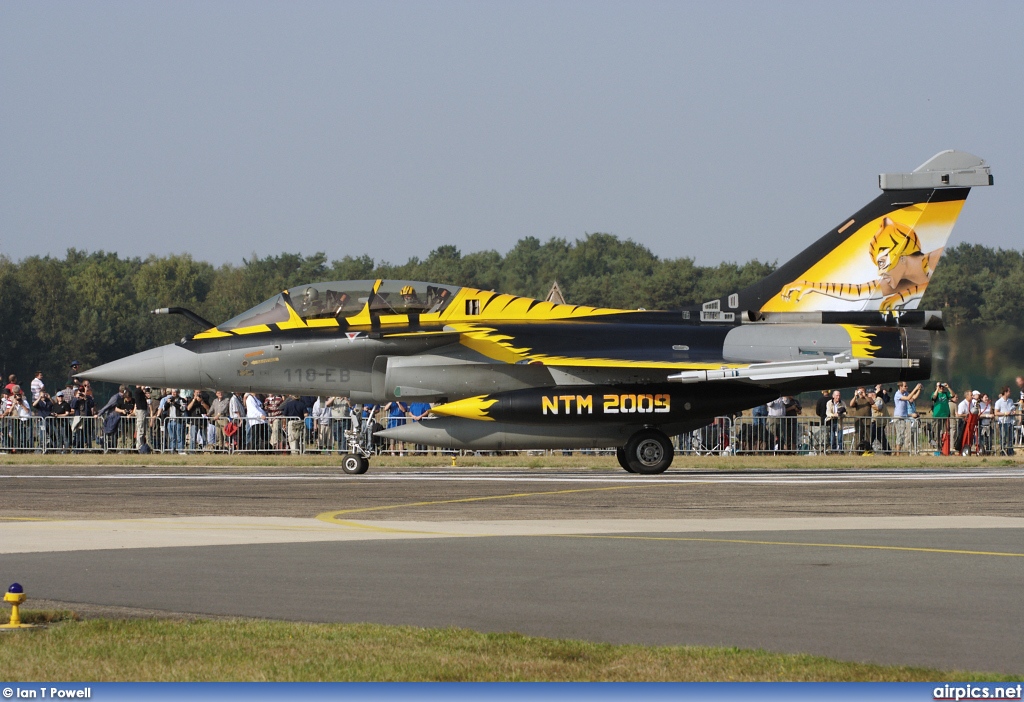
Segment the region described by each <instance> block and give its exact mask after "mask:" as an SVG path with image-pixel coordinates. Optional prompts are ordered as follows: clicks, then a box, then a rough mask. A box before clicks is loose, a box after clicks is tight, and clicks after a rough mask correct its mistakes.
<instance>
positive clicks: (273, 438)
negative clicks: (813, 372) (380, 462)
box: [0, 415, 1024, 455]
mask: <svg viewBox="0 0 1024 702" xmlns="http://www.w3.org/2000/svg"><path fill="white" fill-rule="evenodd" d="M381 419H384V420H385V421H384V422H382V424H383V425H384V426H387V427H391V426H396V425H398V424H401V423H404V422H406V421H410V420H408V419H407V418H404V417H398V418H384V417H381ZM1017 420H1018V421H1017V422H1016V423H1013V424H1000V423H999V422H998V421H997V420H995V419H993V420H991V422H990V423H986V424H980V423H979V425H978V426H976V427H975V428H974V430H973V431H972V432H971V434H970V436H966V445H967V446H968V447H969V449H970V450H971V451H972V452H980V453H990V454H1002V453H1008V449H1010V448H1012V447H1014V446H1016V447H1018V448H1019V447H1021V445H1022V444H1024V427H1021V426H1020V424H1019V417H1018V418H1017ZM352 422H353V418H352V417H342V418H331V419H324V420H315V419H313V418H308V417H307V418H301V417H272V418H268V419H266V420H265V421H257V420H254V419H241V420H234V421H231V420H227V419H211V418H208V417H181V418H160V417H142V418H139V417H137V416H135V415H130V416H128V417H123V418H121V419H120V420H119V421H118V422H117V423H116V424H115V425H113V426H109V425H108V426H107V427H106V428H105V427H104V420H103V418H102V417H47V418H42V417H29V418H25V419H20V418H11V417H5V418H0V452H3V453H9V452H24V453H107V452H134V451H136V450H138V449H139V447H140V445H141V444H142V443H144V444H145V445H146V446H148V447H149V449H150V450H152V451H155V452H158V453H182V454H188V453H200V452H215V453H290V454H317V453H320V454H330V453H336V454H343V453H346V452H347V450H348V444H347V437H346V431H347V430H348V429H349V428H350V427H351V426H352ZM369 426H370V425H369V423H368V422H362V426H361V429H362V433H361V436H362V439H363V441H364V442H365V444H366V445H367V446H368V447H370V448H371V449H372V450H373V451H374V452H375V453H383V454H389V455H405V454H410V455H413V454H432V453H442V451H441V450H440V449H437V448H433V447H429V446H422V445H413V444H407V443H404V442H399V441H386V440H384V439H374V438H373V437H372V436H371V435H370V432H369ZM108 430H109V431H108ZM140 433H141V440H140ZM964 435H965V427H964V423H963V420H958V419H956V418H953V419H949V420H945V419H931V418H924V419H902V418H899V417H863V418H860V417H846V418H843V419H842V420H837V421H835V422H825V423H824V424H823V423H822V422H821V421H820V420H819V419H818V418H817V417H738V418H730V417H717V418H716V419H715V420H714V421H713V422H711V423H710V424H708V425H707V426H704V427H701V428H699V429H696V430H694V431H692V432H687V433H684V434H681V435H679V436H677V437H675V439H674V444H675V447H676V453H677V454H681V455H744V454H745V455H756V454H762V455H763V454H791V455H820V454H828V453H836V454H840V453H862V452H865V451H871V452H874V453H881V454H890V453H900V454H928V453H935V452H942V451H943V448H944V445H945V443H946V441H947V439H946V436H948V451H949V452H950V453H957V452H958V449H959V448H960V447H961V444H962V442H961V437H963V436H964ZM444 453H451V452H450V451H446V452H444ZM511 453H516V452H511ZM552 453H558V451H553V452H552ZM584 453H591V454H605V453H608V452H607V451H601V450H594V449H587V450H585V451H584Z"/></svg>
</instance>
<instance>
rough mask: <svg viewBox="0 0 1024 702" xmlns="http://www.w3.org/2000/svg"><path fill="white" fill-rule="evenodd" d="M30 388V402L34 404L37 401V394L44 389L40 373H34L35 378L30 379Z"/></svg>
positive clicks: (44, 385) (41, 373)
mask: <svg viewBox="0 0 1024 702" xmlns="http://www.w3.org/2000/svg"><path fill="white" fill-rule="evenodd" d="M30 387H31V389H32V402H35V401H36V400H38V399H39V393H41V392H42V391H43V389H44V388H45V387H46V384H45V383H43V372H42V371H36V377H35V378H33V379H32V384H31V385H30Z"/></svg>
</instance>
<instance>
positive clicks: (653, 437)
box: [625, 429, 674, 475]
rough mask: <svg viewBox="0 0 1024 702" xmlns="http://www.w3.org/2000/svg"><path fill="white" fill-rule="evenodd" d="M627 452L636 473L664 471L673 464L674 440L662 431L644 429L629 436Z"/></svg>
mask: <svg viewBox="0 0 1024 702" xmlns="http://www.w3.org/2000/svg"><path fill="white" fill-rule="evenodd" d="M625 454H626V462H627V463H629V467H630V468H632V469H633V472H634V473H643V474H645V475H652V474H654V473H664V472H665V471H666V470H667V469H668V467H669V466H670V465H672V458H673V456H674V450H673V448H672V442H671V441H669V439H668V437H667V436H665V435H664V434H663V433H662V432H660V431H658V430H657V429H644V430H642V431H638V432H637V433H636V434H633V436H631V437H630V438H629V441H627V442H626V450H625Z"/></svg>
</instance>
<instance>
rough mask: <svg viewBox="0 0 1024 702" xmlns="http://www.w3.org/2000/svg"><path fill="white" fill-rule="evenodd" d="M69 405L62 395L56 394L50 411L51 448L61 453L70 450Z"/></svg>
mask: <svg viewBox="0 0 1024 702" xmlns="http://www.w3.org/2000/svg"><path fill="white" fill-rule="evenodd" d="M71 414H72V412H71V404H70V403H69V402H68V401H67V400H66V399H65V396H64V395H63V394H60V393H58V394H57V397H55V398H54V400H53V407H52V408H51V410H50V432H49V433H50V442H51V447H52V448H54V449H57V450H59V451H60V452H61V453H67V452H68V451H70V450H71Z"/></svg>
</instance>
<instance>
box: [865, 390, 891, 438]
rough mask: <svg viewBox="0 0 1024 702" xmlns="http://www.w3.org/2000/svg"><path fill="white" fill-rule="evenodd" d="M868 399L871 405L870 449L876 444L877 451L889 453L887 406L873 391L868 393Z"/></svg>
mask: <svg viewBox="0 0 1024 702" xmlns="http://www.w3.org/2000/svg"><path fill="white" fill-rule="evenodd" d="M868 399H870V400H871V402H872V403H873V406H872V407H871V417H872V420H871V447H872V449H873V448H874V447H875V444H876V443H877V444H878V448H879V450H881V451H882V452H883V453H889V437H888V435H887V433H886V429H887V428H888V425H889V406H888V405H886V404H885V400H884V399H882V398H881V397H880V396H879V395H878V392H877V391H875V390H872V391H871V392H869V393H868Z"/></svg>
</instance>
